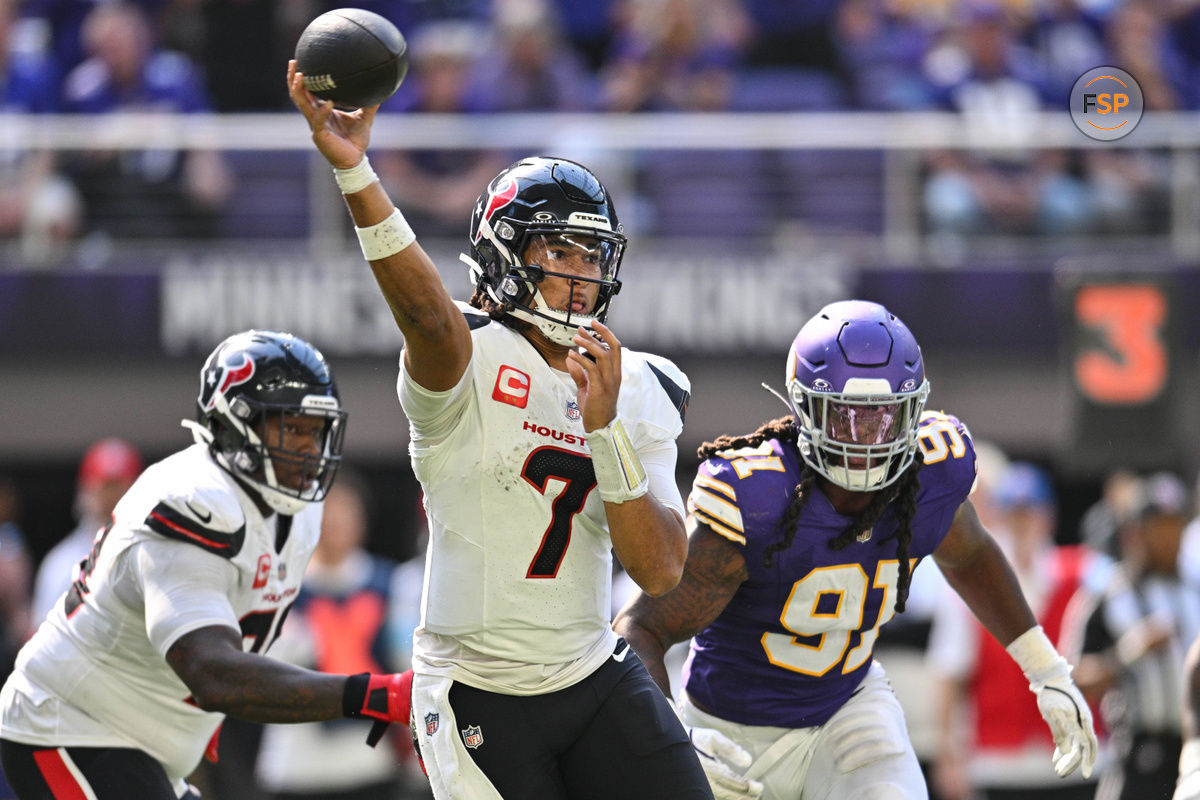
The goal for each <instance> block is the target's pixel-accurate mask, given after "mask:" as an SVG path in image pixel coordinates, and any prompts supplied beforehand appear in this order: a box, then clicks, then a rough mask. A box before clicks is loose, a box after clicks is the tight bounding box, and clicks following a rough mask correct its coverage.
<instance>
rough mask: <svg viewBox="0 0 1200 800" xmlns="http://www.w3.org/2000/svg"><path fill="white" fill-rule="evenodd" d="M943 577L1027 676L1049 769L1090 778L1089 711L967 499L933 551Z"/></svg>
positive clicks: (1093, 754) (1092, 733)
mask: <svg viewBox="0 0 1200 800" xmlns="http://www.w3.org/2000/svg"><path fill="white" fill-rule="evenodd" d="M933 558H934V561H936V562H937V565H938V567H939V568H940V569H941V570H942V574H943V575H945V576H946V581H947V582H948V583H949V584H950V585H951V586H952V587H953V588H954V591H956V592H958V594H959V596H960V597H962V599H963V600H964V601H965V602H966V604H967V607H968V608H970V609H971V612H972V613H974V614H975V616H976V618H978V620H979V621H980V622H981V623H982V624H983V626H984V627H985V628H987V630H988V632H989V633H991V635H992V636H994V637H996V640H997V641H998V642H1000V644H1002V645H1004V647H1005V649H1007V651H1008V654H1009V655H1010V656H1012V658H1013V660H1014V661H1016V662H1017V664H1018V665H1019V666H1020V667H1021V670H1022V671H1023V672H1024V673H1025V677H1026V678H1028V679H1029V688H1030V690H1031V691H1032V692H1033V693H1034V694H1035V695H1037V703H1038V711H1040V712H1041V714H1042V718H1043V719H1044V720H1046V724H1047V725H1048V726H1049V727H1050V732H1051V733H1052V734H1053V735H1054V745H1055V748H1054V770H1055V772H1057V773H1058V775H1059V777H1066V776H1067V775H1069V774H1071V773H1072V772H1074V771H1075V768H1076V767H1078V766H1080V765H1082V769H1083V776H1084V777H1085V778H1089V777H1091V774H1092V767H1093V765H1094V764H1095V762H1096V750H1097V747H1098V745H1097V743H1096V733H1095V731H1094V730H1093V728H1092V712H1091V710H1090V709H1089V708H1088V705H1087V702H1086V701H1085V700H1084V699H1083V695H1082V694H1081V693H1080V691H1079V689H1078V688H1077V687H1076V686H1075V683H1074V682H1073V681H1072V680H1071V666H1070V665H1069V664H1068V663H1067V661H1066V659H1064V658H1063V657H1062V656H1060V655H1059V654H1058V651H1057V650H1055V649H1054V645H1053V644H1051V642H1050V639H1049V638H1048V637H1047V636H1046V634H1045V632H1043V631H1042V626H1041V625H1039V624H1038V623H1037V619H1036V618H1035V617H1034V615H1033V612H1032V611H1030V609H1029V604H1028V603H1027V602H1026V601H1025V595H1024V594H1023V593H1022V592H1021V585H1020V583H1018V582H1017V577H1016V575H1015V574H1014V573H1013V571H1012V567H1011V566H1010V565H1009V563H1008V559H1007V558H1005V557H1004V553H1003V552H1002V551H1001V550H1000V547H999V546H998V545H997V544H996V541H995V540H994V539H993V538H992V536H991V534H989V533H988V532H987V530H986V529H984V527H983V524H982V523H981V522H980V521H979V515H978V514H976V513H975V507H974V506H973V505H972V504H971V501H970V500H967V501H966V502H964V503H963V504H962V506H960V507H959V509H958V512H957V513H956V514H955V515H954V522H953V523H951V525H950V531H949V532H948V533H947V534H946V538H945V539H943V540H942V543H941V544H940V545H938V548H937V550H935V551H934V553H933Z"/></svg>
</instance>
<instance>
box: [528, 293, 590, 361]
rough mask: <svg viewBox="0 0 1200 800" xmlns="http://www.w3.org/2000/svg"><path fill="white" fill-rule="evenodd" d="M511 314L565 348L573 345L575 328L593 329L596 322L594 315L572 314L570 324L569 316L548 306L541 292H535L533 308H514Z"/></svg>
mask: <svg viewBox="0 0 1200 800" xmlns="http://www.w3.org/2000/svg"><path fill="white" fill-rule="evenodd" d="M509 313H511V314H512V315H513V316H514V317H516V318H517V319H522V320H525V321H526V322H528V323H530V324H532V325H533V326H534V327H536V328H537V329H538V330H539V331H541V332H542V335H543V336H545V337H546V338H547V339H549V340H550V341H552V342H554V343H555V344H559V345H562V346H563V347H570V346H571V345H573V344H574V343H575V342H574V339H575V328H576V327H577V326H579V325H582V326H583V327H585V328H591V327H592V323H593V322H595V321H596V317H595V315H593V314H570V315H569V318H570V322H567V321H566V319H564V318H563V317H564V316H567V314H566V312H564V311H558V310H557V309H553V308H551V307H550V306H549V305H547V304H546V300H545V298H543V297H542V293H541V291H540V290H537V289H534V291H533V307H532V308H528V307H524V308H523V307H521V306H514V307H513V310H512V311H511V312H509Z"/></svg>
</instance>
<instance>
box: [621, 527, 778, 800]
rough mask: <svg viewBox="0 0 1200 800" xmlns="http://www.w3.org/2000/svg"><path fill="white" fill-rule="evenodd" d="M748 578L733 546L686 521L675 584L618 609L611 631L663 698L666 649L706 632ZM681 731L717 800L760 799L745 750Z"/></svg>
mask: <svg viewBox="0 0 1200 800" xmlns="http://www.w3.org/2000/svg"><path fill="white" fill-rule="evenodd" d="M749 577H750V574H749V572H748V571H747V570H746V560H745V558H743V556H742V553H741V551H740V550H738V548H737V547H735V546H734V545H733V543H732V542H730V541H729V540H728V539H725V538H723V537H721V536H719V535H717V534H716V533H715V532H714V531H713V530H712V529H711V528H709V527H708V526H707V525H703V524H701V523H698V522H697V521H696V520H695V519H694V518H689V519H688V555H687V561H686V563H685V564H684V568H683V577H682V578H681V579H680V581H679V585H678V586H676V587H675V588H674V589H673V590H672V591H670V592H668V593H667V594H665V595H663V596H661V597H650V596H649V595H648V594H646V593H645V592H639V593H638V594H637V596H636V597H635V598H634V599H633V600H632V601H631V602H630V603H629V605H627V606H626V607H625V608H623V609H621V612H620V613H619V614H618V615H617V618H616V620H614V622H613V628H615V629H616V631H617V633H619V634H620V635H621V636H623V637H624V638H625V641H626V642H628V643H629V646H630V647H632V648H633V649H634V651H635V652H636V653H637V654H638V657H639V658H641V659H642V662H643V663H644V664H645V665H646V669H647V671H649V673H650V677H652V678H654V682H655V683H657V684H658V685H659V687H660V688H661V689H662V690H663V693H664V694H665V695H666V696H667V697H670V696H671V680H670V677H669V676H668V675H667V667H666V664H665V663H664V661H663V659H664V656H665V654H666V652H667V649H668V648H670V646H671V645H673V644H675V643H676V642H682V641H684V640H685V639H688V638H690V637H692V636H694V635H695V634H697V633H699V632H700V631H702V630H704V629H705V628H707V627H708V625H709V624H710V623H711V622H712V621H713V620H715V619H716V618H717V617H718V616H719V615H720V614H721V612H722V611H724V610H725V606H727V605H729V600H730V599H731V598H732V597H733V595H734V593H735V592H737V589H738V587H739V586H741V585H742V583H743V582H745V580H746V579H747V578H749ZM684 727H685V728H686V729H687V733H688V738H690V739H691V740H692V746H693V747H695V749H696V755H697V756H698V757H699V759H700V766H701V767H702V768H703V769H704V774H705V776H706V777H707V778H708V783H709V786H711V787H712V790H713V797H714V798H716V800H757V798H759V797H761V796H762V792H763V786H762V784H761V783H760V782H758V781H755V780H750V779H748V778H746V770H747V769H749V768H750V764H751V763H752V761H753V759H752V758H751V757H750V754H749V753H748V752H746V751H745V750H744V749H743V748H742V747H741V746H740V745H738V744H737V743H736V742H734V741H733V740H731V739H730V738H729V737H728V736H726V735H725V734H723V733H721V732H720V731H717V730H715V729H712V728H693V727H690V726H688V725H687V724H686V723H685V724H684Z"/></svg>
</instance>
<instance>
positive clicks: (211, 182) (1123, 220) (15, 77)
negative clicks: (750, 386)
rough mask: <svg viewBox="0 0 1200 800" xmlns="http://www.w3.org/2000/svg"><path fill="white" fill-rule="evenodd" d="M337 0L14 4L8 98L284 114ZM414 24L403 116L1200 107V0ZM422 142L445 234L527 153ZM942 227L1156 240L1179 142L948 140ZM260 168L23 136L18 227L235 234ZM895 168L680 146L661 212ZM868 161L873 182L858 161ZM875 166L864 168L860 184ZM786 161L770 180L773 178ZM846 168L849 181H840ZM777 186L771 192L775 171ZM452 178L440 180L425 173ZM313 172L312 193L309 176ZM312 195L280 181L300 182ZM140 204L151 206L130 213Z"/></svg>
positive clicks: (937, 200) (628, 7)
mask: <svg viewBox="0 0 1200 800" xmlns="http://www.w3.org/2000/svg"><path fill="white" fill-rule="evenodd" d="M339 5H342V3H338V2H329V1H328V0H320V1H318V0H298V1H296V2H281V1H279V0H254V1H253V2H198V0H122V2H118V3H99V2H93V0H0V111H5V112H19V113H30V114H36V113H47V112H59V113H76V112H78V113H103V112H108V111H114V110H146V109H153V110H160V111H161V110H166V111H172V112H177V113H183V114H186V113H191V112H203V111H216V112H250V111H254V112H258V111H275V110H282V109H284V108H286V103H287V98H286V96H285V95H284V94H283V93H282V92H280V91H279V88H278V86H276V85H274V84H273V83H272V82H271V81H270V80H268V76H269V75H271V69H272V68H273V67H277V66H278V65H279V64H281V63H285V62H286V59H287V58H288V56H289V55H290V53H291V51H292V48H293V46H294V43H295V41H296V39H297V37H298V36H299V33H300V31H301V30H302V29H303V27H304V25H305V24H306V23H307V22H308V21H309V20H311V19H312V18H313V17H314V16H316V15H317V14H319V13H322V12H324V11H326V10H329V9H331V8H334V7H337V6H339ZM356 5H358V6H361V7H364V8H368V9H370V10H373V11H377V12H379V13H381V14H383V15H384V16H386V17H388V18H389V19H391V20H393V21H394V22H396V23H397V25H398V26H399V27H400V28H401V30H403V31H404V32H405V34H406V36H407V37H408V39H409V42H410V50H411V53H412V59H413V63H412V68H411V70H410V78H409V79H408V80H407V81H406V82H405V84H404V85H403V86H402V87H401V89H400V91H399V92H397V94H396V95H395V96H394V97H393V98H392V99H391V100H389V101H388V102H387V103H385V105H384V108H383V110H384V111H385V112H406V113H420V112H456V113H464V114H469V113H489V112H509V111H595V112H613V113H631V112H655V111H719V110H726V111H735V112H736V111H855V110H861V111H921V110H944V111H956V112H960V113H962V114H964V115H985V114H986V113H988V110H989V109H996V108H1005V109H1008V110H1011V111H1020V110H1057V109H1065V108H1066V97H1067V94H1068V92H1069V89H1070V87H1071V85H1072V84H1073V82H1074V80H1075V79H1076V78H1077V77H1078V76H1079V75H1081V74H1082V73H1083V72H1084V71H1086V70H1087V69H1090V68H1091V67H1094V66H1097V65H1102V64H1117V65H1120V66H1122V67H1123V68H1125V69H1126V70H1128V71H1129V72H1131V73H1132V74H1133V75H1135V77H1136V78H1137V79H1138V81H1139V83H1140V85H1141V88H1142V91H1143V93H1144V96H1145V104H1146V109H1147V110H1148V111H1168V110H1189V109H1197V108H1200V92H1198V90H1197V89H1196V88H1195V85H1196V81H1195V80H1194V76H1195V75H1196V74H1197V72H1198V71H1200V47H1197V45H1196V41H1198V40H1200V37H1197V36H1196V35H1195V34H1196V31H1197V28H1198V27H1200V4H1197V3H1194V2H1187V1H1186V0H1180V2H1172V3H1160V2H1147V0H1087V1H1086V2H1085V1H1084V0H1003V1H1002V0H968V1H967V2H945V1H944V0H943V1H938V0H824V1H823V2H805V3H785V2H778V0H705V1H704V2H701V0H436V1H435V0H365V2H359V3H356ZM457 155H458V156H460V157H458V158H451V157H448V156H447V154H446V153H439V152H431V151H421V152H412V153H406V154H404V155H403V156H400V155H397V156H396V157H395V159H394V163H392V164H390V165H387V166H386V167H385V169H386V171H385V172H384V173H383V175H384V180H385V183H386V185H388V187H389V190H390V191H393V192H394V193H396V194H397V196H399V197H400V198H401V199H402V200H404V201H405V202H408V203H409V204H410V205H412V204H413V201H412V199H411V198H413V197H425V198H428V197H430V196H431V194H432V195H433V196H436V198H437V199H436V201H433V200H426V201H425V203H424V205H426V206H428V207H420V206H418V207H414V212H416V213H417V215H418V216H417V218H416V219H415V222H418V223H421V224H424V225H425V226H426V227H424V228H422V230H423V231H424V232H426V235H429V236H436V235H439V234H441V233H442V232H443V231H444V229H445V228H446V227H447V226H450V227H452V228H453V230H454V231H455V232H457V228H456V227H453V226H454V225H456V224H457V220H460V219H461V218H462V216H463V214H464V213H465V212H464V210H465V209H468V208H469V204H470V202H471V201H472V200H473V199H474V194H473V191H474V190H473V189H472V190H470V191H467V190H466V188H465V187H467V186H475V185H477V183H478V179H479V176H480V175H481V174H484V173H492V172H494V171H495V168H497V167H496V164H503V163H508V162H509V161H511V160H512V159H511V156H513V154H512V153H506V154H496V153H486V152H485V153H477V154H475V157H474V158H463V157H461V156H462V153H461V151H460V152H459V153H458V154H457ZM926 160H927V163H926V164H925V166H924V170H923V178H924V184H923V187H922V189H921V191H922V192H923V197H922V199H921V203H922V207H923V217H924V225H925V228H926V230H928V231H931V232H938V233H951V234H967V233H980V232H982V233H1009V234H1012V233H1016V234H1078V233H1088V232H1096V231H1104V232H1108V233H1114V232H1116V233H1156V232H1161V230H1162V229H1163V226H1165V225H1166V224H1167V222H1166V220H1167V215H1165V214H1164V213H1162V210H1163V208H1164V203H1165V202H1166V198H1167V194H1168V190H1169V189H1168V178H1169V169H1168V162H1167V161H1166V157H1165V156H1163V155H1161V154H1155V153H1147V152H1128V151H1117V150H1104V151H1097V152H1093V151H1088V150H1078V151H1063V150H1042V151H1030V150H1013V151H1005V152H994V151H993V152H988V153H976V152H971V151H956V152H953V153H950V152H942V153H930V154H927V156H926ZM240 167H241V165H240V164H239V163H238V162H237V160H236V157H234V156H233V154H221V153H216V152H210V151H191V152H182V153H181V152H163V151H158V150H155V151H144V152H134V153H126V154H124V155H122V156H120V157H118V156H117V155H115V154H112V153H99V152H78V153H74V152H72V153H65V152H64V153H59V154H57V155H55V154H52V153H47V152H38V153H31V152H21V151H16V150H14V149H11V148H10V149H5V150H3V151H0V170H3V174H4V176H5V179H4V180H3V181H0V186H2V187H3V188H0V237H5V238H17V237H20V239H21V242H22V247H23V250H24V253H25V256H26V258H27V259H29V260H31V261H34V262H37V261H39V260H40V261H43V262H45V261H51V260H53V256H54V254H55V253H57V252H59V250H60V249H61V247H60V245H61V244H62V243H63V242H69V241H72V240H75V239H76V238H78V237H85V236H87V235H88V234H96V233H100V234H102V235H104V236H109V237H112V238H115V239H121V238H178V237H185V238H186V237H191V238H211V237H215V236H222V235H228V234H229V232H230V226H231V225H233V226H235V227H236V222H230V221H229V219H228V218H229V217H231V216H235V215H234V214H232V213H231V211H230V209H231V203H233V201H234V199H235V196H236V195H237V189H238V188H239V187H238V186H237V180H238V173H239V171H240ZM881 174H882V165H881V163H880V161H879V159H878V158H877V157H875V155H864V154H860V153H856V152H837V151H834V152H813V151H807V152H804V151H781V152H778V153H764V152H761V151H749V150H747V151H722V152H719V153H715V154H714V153H705V152H703V151H676V152H672V153H665V152H655V153H647V154H646V156H645V157H644V158H642V159H641V160H640V162H639V163H638V164H637V165H636V175H637V182H638V187H637V188H638V191H639V194H640V195H641V197H640V201H641V202H640V203H639V209H640V210H641V213H639V215H638V219H637V220H631V222H635V221H636V222H637V224H639V225H640V227H641V229H643V230H649V231H650V232H652V233H658V234H663V235H680V236H682V235H689V234H695V233H703V232H704V225H705V222H704V219H705V215H704V214H702V213H701V214H695V213H682V212H681V211H680V210H679V209H680V202H679V201H680V199H681V198H689V199H691V200H693V201H695V200H696V199H697V197H699V198H701V199H702V198H703V196H704V193H703V192H701V193H699V194H698V193H697V191H696V190H697V185H696V181H697V178H696V177H695V176H697V175H702V176H704V179H705V180H708V181H712V180H719V181H721V182H722V183H723V185H725V186H727V187H730V188H729V191H731V192H734V193H735V196H736V200H737V202H728V201H729V197H728V196H726V198H725V199H726V202H725V205H724V209H723V210H725V211H726V212H727V213H728V212H729V211H730V209H733V210H734V211H735V213H734V215H733V218H732V220H731V223H732V224H730V225H729V226H728V229H729V230H731V231H732V232H733V234H734V235H738V236H742V237H752V236H757V235H761V234H763V233H764V232H767V230H768V227H769V225H770V223H771V221H772V220H775V219H777V218H779V217H781V216H783V217H787V216H788V215H795V216H799V217H802V218H808V219H810V220H812V221H813V222H814V223H815V224H818V225H825V226H827V227H830V228H833V229H838V230H852V231H853V230H863V231H872V230H877V229H878V226H879V217H880V212H879V195H880V194H881V192H880V191H879V187H880V186H881V183H882V178H881ZM846 176H850V177H849V178H848V177H846ZM853 177H857V178H858V179H859V180H858V182H857V183H855V182H854V181H853V180H852V179H851V178H853ZM767 178H770V180H764V179H767ZM831 179H832V180H840V181H841V182H840V183H838V184H837V187H838V188H837V190H836V191H826V192H821V191H820V190H819V189H816V188H814V187H819V186H825V187H827V188H828V187H830V186H831V185H832V184H831V183H829V181H830V180H831ZM764 184H765V185H769V186H770V187H772V188H770V189H769V190H766V191H764V190H763V189H762V188H761V185H764ZM429 187H435V188H436V191H435V192H433V193H431V192H428V191H425V189H427V188H429ZM293 188H294V187H293ZM285 193H286V190H285V191H283V192H280V193H279V194H280V195H283V194H285ZM131 218H136V219H138V224H137V225H130V224H129V222H128V220H129V219H131Z"/></svg>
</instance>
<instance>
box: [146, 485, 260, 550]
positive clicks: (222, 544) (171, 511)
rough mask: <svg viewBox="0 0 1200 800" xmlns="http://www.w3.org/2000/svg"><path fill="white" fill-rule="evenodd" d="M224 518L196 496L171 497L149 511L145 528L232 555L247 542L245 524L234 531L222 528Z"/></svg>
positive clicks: (167, 536) (203, 547)
mask: <svg viewBox="0 0 1200 800" xmlns="http://www.w3.org/2000/svg"><path fill="white" fill-rule="evenodd" d="M214 517H215V519H214ZM221 521H222V520H221V519H220V517H219V516H217V515H215V514H214V512H213V511H212V509H211V508H210V507H208V506H207V504H204V503H202V502H200V501H198V500H196V499H195V498H172V501H171V502H168V501H166V500H164V501H161V502H159V504H158V505H156V506H155V507H154V508H153V509H151V510H150V514H149V515H148V516H147V517H146V527H147V528H149V529H150V530H152V531H154V532H155V533H157V534H159V535H160V536H163V537H165V538H167V539H175V540H178V541H181V542H187V543H189V544H194V545H196V546H197V547H199V548H201V549H202V550H207V551H208V552H210V553H215V554H216V555H219V556H222V557H224V558H233V557H234V556H236V555H237V554H238V553H239V552H241V549H242V545H243V544H244V543H245V540H246V523H245V521H244V520H243V521H242V524H241V525H240V526H238V528H237V529H235V530H221V529H220V523H221ZM228 527H232V526H228Z"/></svg>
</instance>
